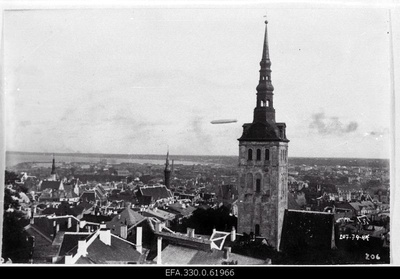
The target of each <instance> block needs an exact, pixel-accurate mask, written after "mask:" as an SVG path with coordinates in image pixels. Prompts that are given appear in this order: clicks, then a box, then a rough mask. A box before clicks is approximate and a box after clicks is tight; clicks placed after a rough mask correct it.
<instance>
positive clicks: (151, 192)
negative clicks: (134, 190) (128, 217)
mask: <svg viewBox="0 0 400 279" xmlns="http://www.w3.org/2000/svg"><path fill="white" fill-rule="evenodd" d="M139 193H140V195H141V196H151V197H152V198H153V199H154V200H155V201H157V200H160V199H167V198H172V197H173V195H172V192H171V191H170V190H169V189H168V188H167V187H166V186H165V185H155V186H143V187H139Z"/></svg>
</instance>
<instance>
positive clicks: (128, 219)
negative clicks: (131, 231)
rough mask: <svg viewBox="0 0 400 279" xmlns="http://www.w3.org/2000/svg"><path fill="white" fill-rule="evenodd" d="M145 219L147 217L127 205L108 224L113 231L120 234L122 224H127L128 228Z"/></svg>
mask: <svg viewBox="0 0 400 279" xmlns="http://www.w3.org/2000/svg"><path fill="white" fill-rule="evenodd" d="M145 219H146V218H145V217H143V216H142V215H140V214H139V213H137V212H135V211H133V210H132V209H130V208H128V207H127V208H125V209H124V210H123V211H121V213H119V214H117V215H116V216H114V217H113V218H112V220H111V221H109V222H107V224H106V226H107V228H109V229H111V232H112V233H114V234H116V235H119V234H120V231H121V226H124V225H126V226H127V227H128V228H130V227H132V226H135V225H137V224H139V223H140V222H142V221H143V220H145Z"/></svg>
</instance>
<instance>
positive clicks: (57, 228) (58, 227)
mask: <svg viewBox="0 0 400 279" xmlns="http://www.w3.org/2000/svg"><path fill="white" fill-rule="evenodd" d="M59 230H60V224H57V225H56V233H58V231H59Z"/></svg>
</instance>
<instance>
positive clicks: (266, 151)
mask: <svg viewBox="0 0 400 279" xmlns="http://www.w3.org/2000/svg"><path fill="white" fill-rule="evenodd" d="M265 160H266V161H269V149H265Z"/></svg>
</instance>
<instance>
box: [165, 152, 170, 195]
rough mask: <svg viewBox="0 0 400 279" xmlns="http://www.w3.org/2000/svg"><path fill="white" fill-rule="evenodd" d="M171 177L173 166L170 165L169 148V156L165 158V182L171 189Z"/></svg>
mask: <svg viewBox="0 0 400 279" xmlns="http://www.w3.org/2000/svg"><path fill="white" fill-rule="evenodd" d="M170 178H171V166H170V165H169V150H168V151H167V158H166V159H165V169H164V184H165V186H167V188H168V189H169V185H170Z"/></svg>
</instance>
